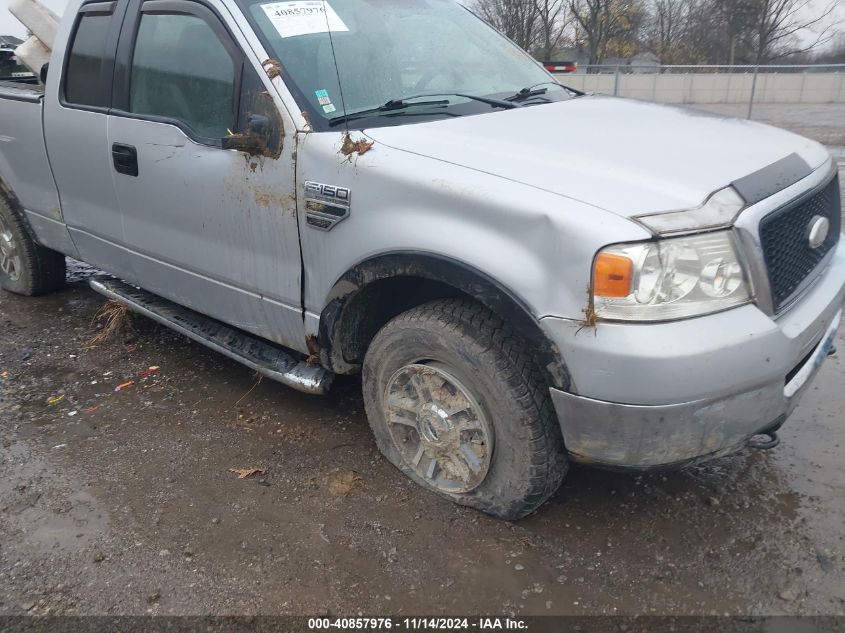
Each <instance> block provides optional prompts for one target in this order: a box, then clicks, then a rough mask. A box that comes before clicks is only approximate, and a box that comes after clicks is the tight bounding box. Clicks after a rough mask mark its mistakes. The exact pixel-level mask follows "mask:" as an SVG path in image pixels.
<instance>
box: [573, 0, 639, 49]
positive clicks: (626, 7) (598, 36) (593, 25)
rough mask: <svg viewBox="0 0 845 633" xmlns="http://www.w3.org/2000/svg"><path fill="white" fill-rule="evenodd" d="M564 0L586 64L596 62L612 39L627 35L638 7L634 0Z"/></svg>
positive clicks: (629, 32) (634, 22)
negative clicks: (574, 26)
mask: <svg viewBox="0 0 845 633" xmlns="http://www.w3.org/2000/svg"><path fill="white" fill-rule="evenodd" d="M568 4H569V10H570V11H571V12H572V17H573V19H574V20H575V25H576V37H577V38H579V39H581V40H582V41H583V44H584V46H585V48H586V49H587V54H588V55H589V63H590V64H598V63H600V62H601V61H602V59H604V58H605V57H606V55H607V51H608V47H609V46H610V44H611V43H613V42H614V40H618V39H622V38H625V37H628V36H630V35H631V33H632V32H633V31H634V30H635V27H636V22H637V20H636V18H637V17H638V15H639V12H640V10H641V5H640V4H639V3H638V2H636V0H568Z"/></svg>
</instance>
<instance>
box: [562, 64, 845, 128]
mask: <svg viewBox="0 0 845 633" xmlns="http://www.w3.org/2000/svg"><path fill="white" fill-rule="evenodd" d="M558 79H559V80H560V81H561V82H562V83H564V84H566V85H568V86H571V87H572V88H577V89H579V90H583V91H585V92H600V93H605V94H612V95H616V96H620V97H631V98H635V99H645V100H649V101H657V102H660V103H675V104H690V105H704V104H743V105H747V115H748V118H751V116H752V112H753V109H754V106H755V104H764V103H765V104H823V103H845V64H814V65H804V66H799V65H759V66H756V65H712V64H711V65H677V66H667V65H659V64H603V65H586V66H579V67H578V68H577V70H576V71H575V72H574V73H565V74H558Z"/></svg>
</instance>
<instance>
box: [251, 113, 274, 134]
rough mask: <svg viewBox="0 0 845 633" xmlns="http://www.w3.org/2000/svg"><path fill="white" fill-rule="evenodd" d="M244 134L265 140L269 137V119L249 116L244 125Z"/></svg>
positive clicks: (254, 115)
mask: <svg viewBox="0 0 845 633" xmlns="http://www.w3.org/2000/svg"><path fill="white" fill-rule="evenodd" d="M246 133H247V135H249V136H257V137H258V138H262V139H266V138H267V137H268V136H269V135H270V119H268V118H267V117H266V116H263V115H261V114H250V115H249V119H248V120H247V124H246Z"/></svg>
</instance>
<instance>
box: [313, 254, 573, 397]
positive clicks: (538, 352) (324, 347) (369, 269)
mask: <svg viewBox="0 0 845 633" xmlns="http://www.w3.org/2000/svg"><path fill="white" fill-rule="evenodd" d="M402 277H407V278H415V279H425V280H430V281H435V282H439V283H441V284H444V285H446V286H449V287H451V288H453V289H455V290H458V291H460V292H461V293H463V294H465V295H467V296H469V297H471V298H472V299H474V300H476V301H478V302H479V303H481V304H482V305H483V306H485V307H486V308H488V309H489V310H491V311H492V312H495V313H496V314H498V315H499V316H500V317H501V318H502V319H504V320H505V321H506V322H508V323H510V324H511V325H512V326H513V327H514V329H515V330H516V331H517V332H518V333H519V334H520V336H522V337H523V339H524V341H525V343H526V344H527V345H530V346H531V347H532V348H533V349H534V351H535V357H536V358H537V360H538V365H539V367H540V369H541V370H542V371H543V372H544V374H545V376H546V379H547V381H548V384H549V386H550V387H554V388H556V389H563V390H569V387H570V382H571V381H570V376H569V372H568V371H567V369H566V365H565V364H564V362H563V357H562V356H561V353H560V350H559V348H558V346H557V344H555V343H554V341H552V340H551V339H549V337H548V336H547V335H546V334H545V332H544V331H543V329H542V328H541V327H540V323H539V317H538V316H537V315H535V314H533V313H532V312H531V310H530V309H529V308H528V306H527V305H526V304H525V302H524V301H523V300H522V299H521V298H520V297H519V296H518V295H517V294H516V293H514V292H512V291H511V290H510V289H509V288H507V287H505V286H504V285H502V284H501V283H499V282H498V281H497V280H495V279H493V278H492V277H490V276H488V275H486V274H485V273H483V272H481V271H479V270H478V269H476V268H473V267H472V266H470V265H468V264H466V263H464V262H462V261H459V260H456V259H452V258H449V257H445V256H443V255H438V254H434V253H428V252H423V251H399V252H389V253H383V254H380V255H376V256H374V257H371V258H368V259H365V260H363V261H361V262H359V263H357V264H355V265H354V266H352V267H351V268H350V269H349V270H347V271H346V272H345V273H344V274H343V275H342V276H341V277H340V278H339V279H338V280H337V281H336V282H335V283H334V285H333V286H332V289H331V291H330V292H329V294H328V296H327V298H326V300H325V302H324V306H325V307H324V308H323V310H322V312H321V313H320V326H319V336H318V343H319V347H320V351H321V361H322V362H323V364H324V365H326V366H328V367H332V366H333V362H332V359H335V358H336V354H335V352H336V349H335V341H336V340H337V335H338V327H339V326H340V325H341V324H342V322H343V316H344V309H345V308H346V307H347V305H349V302H350V300H351V299H352V298H353V297H355V296H356V295H357V294H358V292H360V291H361V290H363V289H364V288H366V287H368V286H369V285H370V284H373V283H375V282H378V281H382V280H386V279H396V278H402Z"/></svg>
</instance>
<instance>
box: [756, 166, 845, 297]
mask: <svg viewBox="0 0 845 633" xmlns="http://www.w3.org/2000/svg"><path fill="white" fill-rule="evenodd" d="M841 214H842V201H841V199H840V193H839V177H838V176H836V177H834V178H833V180H831V181H830V182H829V183H827V185H824V186H823V187H821V188H820V189H817V190H815V191H813V192H810V193H809V194H808V195H806V196H804V197H802V198H798V199H797V200H795V201H794V202H791V203H790V204H788V205H786V206H785V207H783V208H781V209H778V210H777V211H774V212H772V213H770V214H769V215H767V216H766V217H764V218H763V220H762V221H761V222H760V244H761V246H762V247H763V256H764V258H765V261H766V268H767V270H768V275H769V283H770V285H771V289H772V302H773V304H774V309H775V312H779V311H781V310H782V309H783V308H784V307H786V306H787V305H788V304H789V302H790V301H791V300H792V298H793V296H794V295H795V293H796V292H797V291H798V290H799V289H800V287H801V284H802V282H804V280H805V279H807V278H808V277H809V276H810V275H811V274H812V273H813V271H815V270H816V268H817V267H818V265H819V263H820V262H821V261H822V259H824V256H825V255H827V254H828V253H829V252H830V250H831V249H832V248H833V247H834V246H836V244H837V242H838V241H839V232H840V230H841V226H842V219H841ZM816 216H821V217H824V218H827V220H828V222H829V223H830V227H829V230H828V234H827V237H826V238H825V240H824V241H823V242H822V243H821V245H819V246H818V247H816V248H813V247H812V246H811V245H810V240H809V228H810V224H811V221H812V220H813V218H814V217H816Z"/></svg>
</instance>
